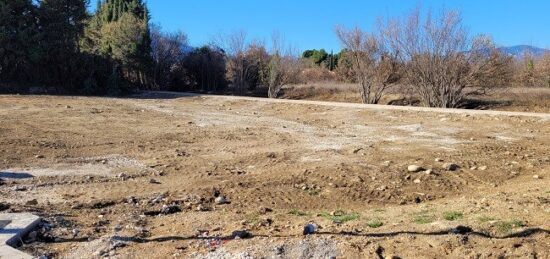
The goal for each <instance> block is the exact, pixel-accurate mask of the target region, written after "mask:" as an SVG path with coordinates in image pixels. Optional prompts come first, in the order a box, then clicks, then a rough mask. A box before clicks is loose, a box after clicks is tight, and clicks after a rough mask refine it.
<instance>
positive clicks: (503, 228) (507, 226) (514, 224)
mask: <svg viewBox="0 0 550 259" xmlns="http://www.w3.org/2000/svg"><path fill="white" fill-rule="evenodd" d="M525 226H526V225H525V223H524V222H523V221H521V220H517V219H515V220H510V221H500V222H498V223H497V224H496V227H497V230H498V231H499V232H501V233H510V232H511V231H512V230H513V229H514V228H519V227H525Z"/></svg>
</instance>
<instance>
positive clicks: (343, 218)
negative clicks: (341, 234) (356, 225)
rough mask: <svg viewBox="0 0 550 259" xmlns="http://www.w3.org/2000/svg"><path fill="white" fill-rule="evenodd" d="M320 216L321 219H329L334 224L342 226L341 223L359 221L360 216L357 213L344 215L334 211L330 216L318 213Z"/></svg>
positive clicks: (342, 212) (339, 211) (341, 212)
mask: <svg viewBox="0 0 550 259" xmlns="http://www.w3.org/2000/svg"><path fill="white" fill-rule="evenodd" d="M320 216H321V217H323V218H327V219H330V220H332V222H334V223H338V224H342V223H346V222H348V221H352V220H356V219H359V217H360V216H361V215H359V213H355V212H352V213H345V212H344V211H342V210H338V211H335V212H334V213H333V215H331V214H329V213H327V212H322V213H320Z"/></svg>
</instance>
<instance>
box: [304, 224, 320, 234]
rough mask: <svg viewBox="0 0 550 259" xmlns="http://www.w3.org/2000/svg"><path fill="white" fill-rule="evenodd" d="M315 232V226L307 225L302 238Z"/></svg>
mask: <svg viewBox="0 0 550 259" xmlns="http://www.w3.org/2000/svg"><path fill="white" fill-rule="evenodd" d="M315 231H317V226H316V225H315V224H307V225H306V226H305V227H304V232H303V234H304V236H307V235H311V234H315Z"/></svg>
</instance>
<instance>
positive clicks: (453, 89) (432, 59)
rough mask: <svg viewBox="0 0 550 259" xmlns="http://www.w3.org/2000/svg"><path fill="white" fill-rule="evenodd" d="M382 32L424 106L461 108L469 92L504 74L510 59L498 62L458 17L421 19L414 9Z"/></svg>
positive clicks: (492, 50) (444, 15)
mask: <svg viewBox="0 0 550 259" xmlns="http://www.w3.org/2000/svg"><path fill="white" fill-rule="evenodd" d="M382 30H383V35H384V40H385V42H386V43H387V44H386V45H387V46H389V47H390V48H391V52H392V53H395V54H396V57H398V58H399V62H401V63H403V64H405V66H404V69H403V72H404V76H405V77H406V79H407V81H408V83H409V84H410V85H411V86H412V87H413V89H414V90H415V91H416V93H417V94H418V95H419V96H420V99H421V101H422V103H423V104H424V105H425V106H431V107H446V108H450V107H457V106H458V105H460V104H461V102H462V101H463V99H464V97H465V91H464V89H465V88H466V87H486V86H487V85H483V84H485V83H487V78H491V77H493V76H499V74H500V73H503V70H502V69H504V63H505V62H506V59H505V58H503V57H497V56H495V53H496V52H495V48H494V45H493V44H492V43H491V41H490V40H488V38H487V37H483V36H482V37H476V38H472V37H470V36H469V34H468V32H467V30H466V29H464V27H463V26H462V19H461V16H460V14H459V13H458V12H455V11H445V10H444V11H442V13H441V15H439V16H437V17H433V16H432V15H431V12H428V14H427V16H426V17H425V18H423V17H422V16H421V14H420V9H416V10H415V11H413V12H412V13H411V14H410V15H409V16H408V17H407V18H406V19H405V20H390V21H388V22H386V23H385V24H382ZM491 56H493V58H491Z"/></svg>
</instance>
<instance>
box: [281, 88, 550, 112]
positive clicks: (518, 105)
mask: <svg viewBox="0 0 550 259" xmlns="http://www.w3.org/2000/svg"><path fill="white" fill-rule="evenodd" d="M467 91H469V92H472V94H471V95H469V96H468V98H467V99H466V102H465V104H464V105H463V108H469V109H495V110H507V111H525V112H550V88H526V87H513V88H496V89H494V90H488V91H486V92H485V94H475V93H474V92H475V90H474V89H467ZM283 98H286V99H296V100H319V101H335V102H352V103H360V102H361V97H360V94H359V88H358V86H357V84H350V83H341V82H330V81H325V82H316V83H309V84H298V85H290V86H286V87H285V88H283ZM380 104H392V105H413V106H417V105H419V104H420V103H419V101H418V98H417V97H416V96H415V95H414V93H412V91H411V89H408V88H407V87H405V86H398V87H394V88H393V89H390V90H389V91H388V92H387V94H386V95H385V96H384V97H383V98H382V100H381V101H380Z"/></svg>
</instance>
